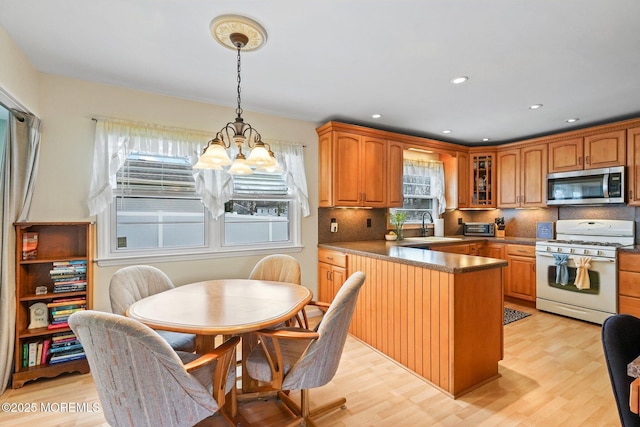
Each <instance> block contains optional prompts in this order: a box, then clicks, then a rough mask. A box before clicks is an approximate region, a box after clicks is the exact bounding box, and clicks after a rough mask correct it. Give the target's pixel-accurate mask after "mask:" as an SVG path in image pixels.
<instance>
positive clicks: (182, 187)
mask: <svg viewBox="0 0 640 427" xmlns="http://www.w3.org/2000/svg"><path fill="white" fill-rule="evenodd" d="M116 182H117V183H116V190H115V193H116V197H115V201H114V203H113V209H114V213H115V233H114V234H113V236H112V246H113V247H114V248H115V250H116V251H140V250H160V249H165V250H166V249H172V248H188V247H203V246H204V245H205V235H206V221H207V218H206V210H205V208H204V206H203V205H202V203H201V201H200V198H199V197H197V196H196V194H195V190H194V187H195V182H194V179H193V173H192V171H191V163H190V162H189V159H188V158H186V157H172V156H161V155H156V154H145V153H131V154H129V155H128V156H127V158H126V160H125V162H124V164H123V165H122V167H121V168H120V169H119V170H118V172H117V174H116Z"/></svg>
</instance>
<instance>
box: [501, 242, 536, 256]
mask: <svg viewBox="0 0 640 427" xmlns="http://www.w3.org/2000/svg"><path fill="white" fill-rule="evenodd" d="M507 253H508V254H509V255H519V256H529V257H535V256H536V247H535V246H529V245H507Z"/></svg>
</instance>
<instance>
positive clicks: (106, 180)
mask: <svg viewBox="0 0 640 427" xmlns="http://www.w3.org/2000/svg"><path fill="white" fill-rule="evenodd" d="M210 139H211V134H209V133H206V132H202V131H195V130H189V129H181V128H170V127H165V126H158V125H153V124H147V123H136V122H130V121H126V120H117V119H97V124H96V134H95V146H94V156H93V176H92V179H91V186H90V190H89V200H88V204H89V212H90V215H97V214H98V213H100V212H102V211H103V210H104V209H105V208H106V207H107V206H109V204H110V203H111V202H112V201H113V196H114V190H115V188H116V187H117V173H118V170H120V168H121V167H122V166H123V165H124V164H125V161H126V159H127V157H128V156H129V154H131V153H136V152H140V153H151V154H158V155H163V156H178V157H186V158H188V159H189V160H190V162H191V164H192V165H193V164H195V163H196V161H197V160H198V157H199V156H200V154H201V153H202V149H203V148H204V147H205V146H206V144H207V141H209V140H210ZM265 142H268V143H269V144H270V145H271V147H272V150H273V151H275V152H276V156H277V158H278V161H279V162H280V165H281V166H282V168H283V170H284V174H285V177H286V181H287V184H289V186H290V189H291V190H292V191H293V193H294V195H295V197H296V199H297V200H298V201H299V202H300V206H301V208H302V213H303V215H304V216H308V215H309V213H310V212H309V202H308V194H307V183H306V177H305V173H304V156H303V148H302V145H300V144H291V143H284V142H279V141H273V142H270V141H265ZM229 154H230V156H232V153H229ZM193 176H194V180H195V192H196V195H197V196H198V197H200V198H201V200H202V203H203V204H204V205H205V206H206V207H207V208H208V209H209V211H210V212H211V214H212V215H213V217H214V218H218V217H219V216H220V215H222V214H223V213H224V204H225V202H227V201H229V200H230V199H231V196H232V193H233V185H232V181H231V177H230V176H229V175H228V174H227V173H226V172H224V171H213V170H198V169H194V170H193Z"/></svg>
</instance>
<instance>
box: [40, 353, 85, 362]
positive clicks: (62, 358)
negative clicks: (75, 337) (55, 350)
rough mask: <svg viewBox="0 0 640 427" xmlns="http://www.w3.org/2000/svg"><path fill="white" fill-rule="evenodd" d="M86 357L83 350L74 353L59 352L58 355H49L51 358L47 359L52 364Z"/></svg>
mask: <svg viewBox="0 0 640 427" xmlns="http://www.w3.org/2000/svg"><path fill="white" fill-rule="evenodd" d="M86 357H87V356H86V355H85V354H84V351H79V352H76V353H69V354H60V355H58V356H51V358H50V359H49V364H50V365H54V364H56V363H62V362H70V361H72V360H78V359H86Z"/></svg>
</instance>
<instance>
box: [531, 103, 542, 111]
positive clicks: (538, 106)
mask: <svg viewBox="0 0 640 427" xmlns="http://www.w3.org/2000/svg"><path fill="white" fill-rule="evenodd" d="M541 107H542V104H533V105H529V109H530V110H537V109H538V108H541Z"/></svg>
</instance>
